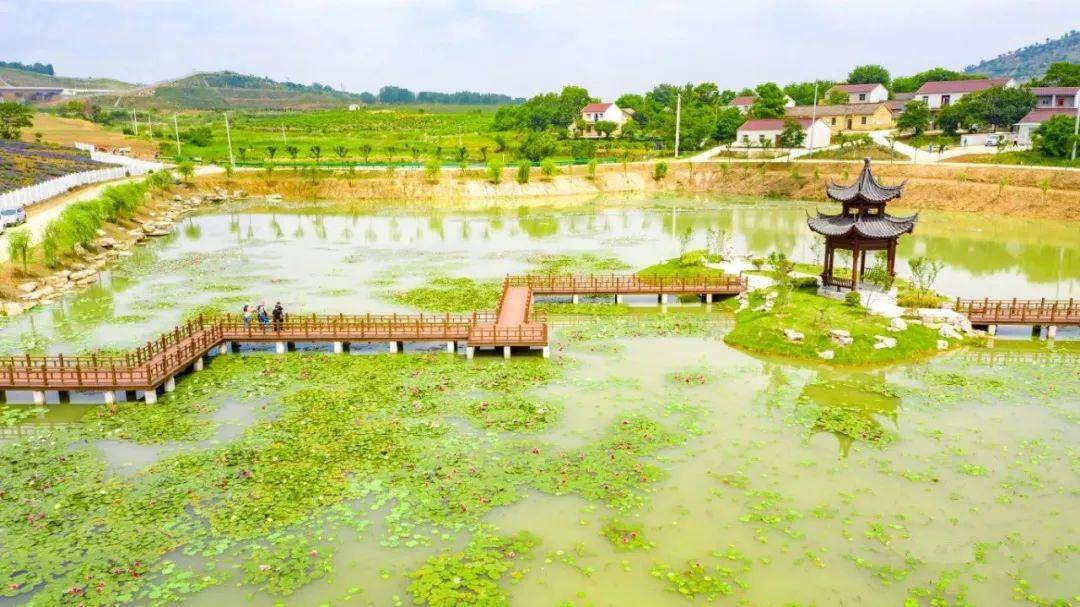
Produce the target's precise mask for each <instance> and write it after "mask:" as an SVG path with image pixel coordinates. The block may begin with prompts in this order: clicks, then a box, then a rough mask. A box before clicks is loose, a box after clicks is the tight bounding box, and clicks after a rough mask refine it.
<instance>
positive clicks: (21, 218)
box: [0, 207, 26, 228]
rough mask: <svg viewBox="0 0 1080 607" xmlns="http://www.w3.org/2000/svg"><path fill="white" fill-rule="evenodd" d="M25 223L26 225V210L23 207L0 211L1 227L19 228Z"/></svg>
mask: <svg viewBox="0 0 1080 607" xmlns="http://www.w3.org/2000/svg"><path fill="white" fill-rule="evenodd" d="M24 223H26V209H24V208H22V207H14V208H11V209H0V225H2V226H3V227H5V228H6V227H8V226H19V225H22V224H24Z"/></svg>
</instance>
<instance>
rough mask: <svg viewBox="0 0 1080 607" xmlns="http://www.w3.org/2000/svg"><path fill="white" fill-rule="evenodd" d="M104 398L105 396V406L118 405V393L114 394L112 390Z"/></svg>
mask: <svg viewBox="0 0 1080 607" xmlns="http://www.w3.org/2000/svg"><path fill="white" fill-rule="evenodd" d="M104 396H105V404H106V405H115V404H116V392H113V391H112V390H107V391H106V392H105V393H104Z"/></svg>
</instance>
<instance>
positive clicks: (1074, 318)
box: [953, 298, 1080, 326]
mask: <svg viewBox="0 0 1080 607" xmlns="http://www.w3.org/2000/svg"><path fill="white" fill-rule="evenodd" d="M953 309H954V310H956V311H957V312H960V313H961V314H964V315H965V316H967V317H968V320H970V321H971V323H972V324H976V325H1047V326H1070V325H1071V326H1080V301H1075V300H1072V299H1068V300H1065V299H1057V300H1054V299H959V298H958V299H957V300H956V301H955V302H954V304H953Z"/></svg>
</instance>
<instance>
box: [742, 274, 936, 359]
mask: <svg viewBox="0 0 1080 607" xmlns="http://www.w3.org/2000/svg"><path fill="white" fill-rule="evenodd" d="M763 299H764V294H762V293H760V292H756V293H753V294H751V296H750V307H749V308H747V309H746V310H743V311H742V312H737V313H736V315H735V319H736V322H735V328H734V329H732V330H731V332H730V333H728V334H727V336H725V337H724V341H725V342H726V343H728V344H730V345H732V346H736V347H739V348H742V349H744V350H749V351H751V352H759V353H762V354H775V355H779V356H786V357H791V358H800V359H805V360H812V361H819V362H823V361H822V359H821V358H820V357H819V356H818V352H821V351H823V350H832V351H833V352H834V353H835V358H834V359H833V360H832V361H828V362H831V363H834V364H849V365H859V364H868V363H887V362H895V361H901V360H908V359H913V358H918V357H922V356H927V355H930V354H933V353H934V352H936V351H937V340H938V335H937V332H936V331H932V330H930V329H928V328H926V327H923V326H921V325H909V326H908V328H907V330H905V331H900V332H896V333H891V332H889V331H888V326H889V320H888V319H886V318H884V317H881V316H874V315H870V314H867V313H866V311H865V310H863V309H862V308H858V307H852V306H847V305H845V304H844V303H843V302H839V301H836V300H833V299H827V298H825V297H821V296H819V295H817V294H816V293H815V290H814V289H804V290H796V291H793V292H792V293H791V295H790V300H789V301H788V303H787V304H786V305H777V306H776V307H775V308H773V310H772V311H770V312H754V311H753V308H755V307H757V306H758V305H760V304H761V302H762V301H763ZM727 305H729V306H732V309H735V308H737V307H738V301H737V300H730V301H729V302H728V303H727ZM784 329H794V330H795V331H799V332H800V333H802V334H803V335H805V339H804V341H803V342H802V343H796V342H790V341H788V340H787V338H786V337H785V336H784ZM831 329H844V330H847V331H849V332H850V333H851V336H852V337H853V338H854V339H855V341H854V343H852V344H850V345H847V346H838V345H836V344H834V343H833V342H832V340H830V338H829V335H828V333H829V330H831ZM875 335H884V336H887V337H894V338H896V340H897V345H896V347H895V348H885V349H880V350H876V349H874V343H875V339H874V336H875Z"/></svg>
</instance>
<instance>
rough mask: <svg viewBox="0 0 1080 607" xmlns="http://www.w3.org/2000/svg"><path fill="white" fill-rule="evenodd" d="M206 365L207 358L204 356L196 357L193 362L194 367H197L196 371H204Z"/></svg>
mask: <svg viewBox="0 0 1080 607" xmlns="http://www.w3.org/2000/svg"><path fill="white" fill-rule="evenodd" d="M205 366H206V360H205V359H204V358H203V357H202V356H200V357H198V358H196V359H195V362H194V363H193V364H192V368H193V369H195V370H196V371H202V370H203V367H205Z"/></svg>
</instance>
